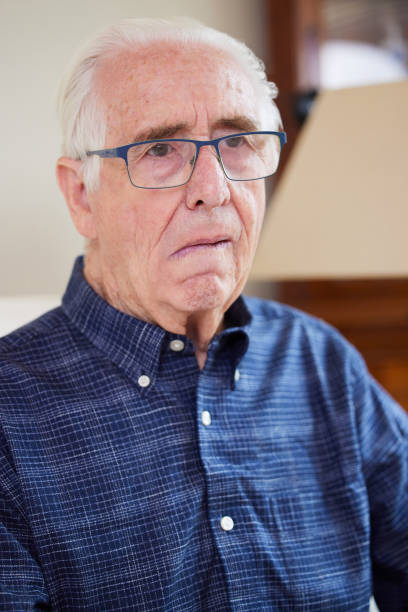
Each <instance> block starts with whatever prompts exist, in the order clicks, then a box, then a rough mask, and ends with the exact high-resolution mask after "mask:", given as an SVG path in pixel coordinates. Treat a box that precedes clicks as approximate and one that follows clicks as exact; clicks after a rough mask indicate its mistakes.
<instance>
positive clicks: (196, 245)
mask: <svg viewBox="0 0 408 612" xmlns="http://www.w3.org/2000/svg"><path fill="white" fill-rule="evenodd" d="M231 242H232V241H231V239H230V238H217V239H207V238H203V239H200V240H196V241H194V242H192V243H189V244H186V245H185V246H183V247H182V248H181V249H178V250H177V251H175V252H174V253H173V255H172V257H176V258H181V257H185V256H186V255H191V254H193V253H199V252H205V251H212V250H218V249H225V248H227V247H228V246H229V245H230V244H231Z"/></svg>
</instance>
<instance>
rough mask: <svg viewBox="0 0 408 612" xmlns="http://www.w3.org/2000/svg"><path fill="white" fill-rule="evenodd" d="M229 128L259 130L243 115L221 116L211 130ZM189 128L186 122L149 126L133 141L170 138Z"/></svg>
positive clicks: (246, 130)
mask: <svg viewBox="0 0 408 612" xmlns="http://www.w3.org/2000/svg"><path fill="white" fill-rule="evenodd" d="M221 128H224V129H227V130H228V129H231V130H234V131H237V132H256V131H257V130H259V125H258V124H257V123H256V122H255V121H253V120H252V119H250V118H249V117H246V116H245V115H239V116H236V117H223V118H221V119H218V120H217V121H216V122H215V123H214V125H213V126H212V129H213V130H216V129H221ZM189 129H191V126H189V125H188V124H187V123H176V124H174V125H162V126H157V127H153V128H149V129H147V130H144V131H143V132H140V133H139V134H137V135H136V136H135V138H134V139H133V142H135V143H136V142H143V141H145V140H159V139H161V138H172V137H173V136H175V135H176V134H177V133H180V132H185V133H186V132H188V130H189Z"/></svg>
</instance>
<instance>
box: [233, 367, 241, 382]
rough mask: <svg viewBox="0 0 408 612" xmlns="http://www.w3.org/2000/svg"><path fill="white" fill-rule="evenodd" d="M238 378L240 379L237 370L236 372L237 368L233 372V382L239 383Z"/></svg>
mask: <svg viewBox="0 0 408 612" xmlns="http://www.w3.org/2000/svg"><path fill="white" fill-rule="evenodd" d="M240 377H241V374H240V373H239V370H238V368H237V369H236V370H235V372H234V380H235V382H238V381H239V379H240Z"/></svg>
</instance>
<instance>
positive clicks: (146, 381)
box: [137, 374, 150, 387]
mask: <svg viewBox="0 0 408 612" xmlns="http://www.w3.org/2000/svg"><path fill="white" fill-rule="evenodd" d="M137 382H138V383H139V385H140V386H141V387H148V386H149V385H150V378H149V377H148V376H146V374H142V375H141V376H139V378H138V381H137Z"/></svg>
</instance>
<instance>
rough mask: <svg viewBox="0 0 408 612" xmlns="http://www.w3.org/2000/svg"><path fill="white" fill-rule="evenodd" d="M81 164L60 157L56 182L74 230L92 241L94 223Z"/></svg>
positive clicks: (94, 233)
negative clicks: (62, 195) (65, 203)
mask: <svg viewBox="0 0 408 612" xmlns="http://www.w3.org/2000/svg"><path fill="white" fill-rule="evenodd" d="M81 164H82V162H81V161H80V160H78V159H72V158H71V157H60V158H59V160H58V161H57V168H56V172H57V181H58V185H59V186H60V189H61V191H62V193H63V194H64V197H65V200H66V202H67V205H68V209H69V213H70V215H71V218H72V220H73V222H74V225H75V227H76V229H77V230H78V232H79V233H80V234H82V236H85V238H88V239H93V238H96V231H95V223H94V217H93V213H92V210H91V207H90V205H89V201H88V195H87V192H86V189H85V185H84V181H83V177H82V172H81Z"/></svg>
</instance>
